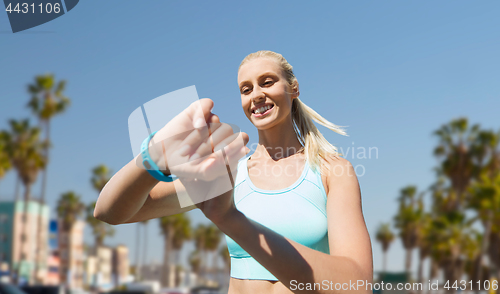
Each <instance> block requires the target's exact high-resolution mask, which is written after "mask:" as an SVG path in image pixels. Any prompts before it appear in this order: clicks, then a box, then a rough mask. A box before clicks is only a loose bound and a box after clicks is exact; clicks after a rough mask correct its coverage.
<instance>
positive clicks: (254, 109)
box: [251, 103, 274, 114]
mask: <svg viewBox="0 0 500 294" xmlns="http://www.w3.org/2000/svg"><path fill="white" fill-rule="evenodd" d="M273 107H274V104H272V103H263V104H259V105H257V106H254V107H252V109H251V112H252V113H253V114H259V113H261V114H262V113H264V112H265V111H267V110H269V109H271V108H273ZM266 108H267V109H266Z"/></svg>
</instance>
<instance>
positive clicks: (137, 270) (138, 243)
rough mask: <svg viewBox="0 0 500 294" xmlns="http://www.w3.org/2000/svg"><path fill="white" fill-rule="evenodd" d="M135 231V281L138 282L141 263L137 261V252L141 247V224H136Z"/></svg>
mask: <svg viewBox="0 0 500 294" xmlns="http://www.w3.org/2000/svg"><path fill="white" fill-rule="evenodd" d="M136 226H137V230H136V234H137V237H136V238H135V269H136V270H135V279H136V280H137V281H139V279H140V268H141V262H140V260H139V252H140V246H141V223H136Z"/></svg>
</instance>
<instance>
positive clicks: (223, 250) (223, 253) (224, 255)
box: [219, 246, 231, 272]
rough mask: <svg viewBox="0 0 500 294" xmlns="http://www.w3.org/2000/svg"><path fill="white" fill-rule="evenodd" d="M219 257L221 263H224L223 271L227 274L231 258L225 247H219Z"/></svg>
mask: <svg viewBox="0 0 500 294" xmlns="http://www.w3.org/2000/svg"><path fill="white" fill-rule="evenodd" d="M219 256H220V257H221V258H222V261H224V269H225V270H226V272H229V271H230V269H231V256H230V255H229V250H228V249H227V246H224V247H221V248H220V249H219Z"/></svg>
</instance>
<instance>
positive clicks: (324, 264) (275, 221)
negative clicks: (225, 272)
mask: <svg viewBox="0 0 500 294" xmlns="http://www.w3.org/2000/svg"><path fill="white" fill-rule="evenodd" d="M238 87H239V91H240V93H241V102H242V107H243V112H244V113H245V115H246V116H247V118H248V119H249V120H250V121H251V122H252V124H253V125H254V126H255V127H256V128H257V130H258V134H259V141H258V145H257V147H256V150H255V151H254V153H253V154H251V156H249V157H245V158H243V160H240V161H239V162H238V159H240V158H242V157H243V156H245V154H247V153H248V152H249V149H248V148H247V147H242V146H241V144H239V145H238V144H236V143H235V142H238V140H237V139H239V140H240V141H243V142H244V144H247V142H248V135H246V134H245V133H237V134H233V133H232V129H231V128H230V127H228V125H226V124H221V123H220V120H219V118H218V117H217V116H216V115H215V114H213V113H211V109H212V107H213V101H211V100H209V99H202V100H200V103H199V105H201V109H202V111H198V112H196V109H195V108H196V107H195V106H193V105H191V106H190V107H188V108H187V109H186V110H185V111H184V112H183V113H181V114H180V115H178V116H177V117H176V118H175V119H174V120H173V121H172V122H170V123H169V124H167V125H166V126H165V127H164V128H163V129H162V130H160V131H159V132H158V133H157V134H156V135H155V137H156V136H158V138H159V139H158V140H156V141H160V140H161V141H162V142H163V144H155V145H153V144H151V145H149V151H150V153H151V158H152V160H154V161H156V162H157V163H158V164H159V165H160V164H164V166H163V168H162V169H163V170H162V172H163V173H164V174H166V175H168V174H169V173H170V172H172V173H173V174H175V175H178V176H179V175H180V177H181V179H180V180H176V181H179V182H181V184H180V185H179V182H178V183H177V186H175V185H174V183H172V182H162V181H158V180H156V179H155V178H154V177H152V176H151V175H150V174H149V173H148V172H147V171H145V169H144V168H140V167H138V166H137V163H136V161H137V159H135V160H133V161H131V162H130V163H129V164H128V165H127V166H125V167H124V168H123V169H122V170H120V171H119V172H118V173H117V174H116V175H115V176H114V177H113V178H112V179H111V180H110V182H109V183H108V185H106V187H105V188H104V190H103V191H102V193H101V195H100V196H99V199H98V201H97V205H96V209H95V212H94V214H95V216H96V217H97V218H99V219H101V220H103V221H106V222H108V223H111V224H121V223H130V222H138V221H143V220H146V219H152V218H158V217H162V216H166V215H172V214H177V213H181V212H185V211H188V210H191V209H194V208H198V209H200V210H201V211H202V212H203V213H204V214H205V216H206V217H207V218H208V219H210V220H211V221H212V222H213V223H214V224H215V225H217V226H218V227H219V229H220V230H221V231H222V232H223V233H224V234H225V235H226V240H227V243H228V248H229V251H230V255H231V279H230V284H229V293H231V294H236V293H241V294H246V293H249V294H250V293H251V294H254V293H274V294H281V293H371V292H372V291H371V289H370V285H369V283H371V282H372V275H373V267H372V253H371V244H370V238H369V235H368V231H367V229H366V225H365V221H364V218H363V214H362V208H361V194H360V188H359V184H358V180H357V177H356V174H355V172H354V169H353V166H352V165H351V164H350V162H349V161H348V160H346V159H344V158H342V157H340V154H339V153H338V152H337V149H336V148H335V147H334V146H332V145H331V144H330V143H329V142H328V141H327V140H326V139H325V138H324V137H323V136H322V134H321V133H320V132H319V131H318V129H317V128H316V126H315V125H314V123H313V120H314V121H316V122H317V123H319V124H321V125H323V126H325V127H327V128H329V129H331V130H333V131H335V132H337V133H339V134H343V135H345V132H344V131H343V130H342V129H341V128H340V127H338V126H336V125H334V124H332V123H331V122H329V121H327V120H326V119H324V118H323V117H321V116H320V115H319V114H318V113H316V112H315V111H314V110H312V109H311V108H309V107H308V106H306V105H305V104H304V103H303V102H301V100H300V99H299V94H300V92H299V84H298V81H297V79H296V77H295V75H294V73H293V68H292V66H291V65H290V64H289V63H288V62H287V61H286V59H285V58H284V57H283V56H282V55H281V54H278V53H275V52H272V51H259V52H255V53H252V54H250V55H248V56H247V57H245V59H244V60H243V61H242V62H241V64H240V67H239V70H238ZM196 113H202V115H201V117H202V118H203V120H204V123H205V124H209V125H210V126H213V127H211V128H210V130H211V132H209V133H207V132H205V133H204V132H202V131H201V128H200V126H201V125H203V123H202V124H200V114H196ZM174 123H175V124H176V125H182V126H192V128H191V129H193V130H192V131H191V132H184V133H183V134H180V135H177V136H176V137H175V139H171V138H172V137H171V136H170V137H169V136H168V135H167V134H168V132H169V130H171V129H172V126H173V124H174ZM196 127H198V128H196ZM167 138H170V139H167ZM160 145H162V146H160ZM221 148H224V149H223V151H224V155H225V157H226V159H225V160H226V161H224V160H223V159H221V156H220V154H221V152H213V151H216V150H219V149H221ZM175 152H178V154H177V156H185V157H187V158H189V159H190V161H191V162H194V163H193V164H191V165H190V166H188V167H184V168H183V169H182V170H181V169H180V168H178V167H175V168H174V167H173V165H171V164H169V163H171V161H170V160H169V158H173V157H174V153H175ZM162 154H163V155H164V156H162ZM217 154H219V155H217ZM169 155H170V157H169ZM165 158H167V160H166V163H164V162H165ZM226 165H229V166H230V167H231V169H230V170H232V171H233V172H234V171H235V170H236V171H237V173H236V175H234V174H233V175H232V176H233V177H234V178H233V180H234V181H233V182H232V184H233V187H232V189H231V190H230V191H228V192H225V193H222V194H221V195H219V196H217V197H213V198H211V199H209V200H206V201H203V202H200V203H197V204H195V205H191V206H188V207H185V208H181V206H180V204H179V200H177V197H176V196H177V195H179V194H182V193H180V192H181V191H180V190H179V187H181V189H186V191H187V192H189V190H190V189H192V190H193V191H195V190H196V185H200V183H210V182H216V181H217V179H218V178H220V177H223V176H224V175H223V174H224V172H225V173H226V177H227V170H226V169H224V168H225V167H226ZM169 167H171V169H169ZM223 167H224V168H223ZM174 169H175V170H174ZM183 179H184V180H183ZM195 179H196V180H195ZM189 187H195V188H189ZM198 190H199V189H198ZM182 192H183V191H182ZM188 194H189V193H188ZM207 199H208V198H207Z"/></svg>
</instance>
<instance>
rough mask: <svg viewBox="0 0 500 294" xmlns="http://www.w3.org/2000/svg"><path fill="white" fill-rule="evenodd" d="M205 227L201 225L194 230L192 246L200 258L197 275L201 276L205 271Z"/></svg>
mask: <svg viewBox="0 0 500 294" xmlns="http://www.w3.org/2000/svg"><path fill="white" fill-rule="evenodd" d="M206 231H207V226H205V225H203V224H198V226H197V227H196V229H195V230H194V234H193V236H194V245H195V248H196V252H197V253H198V256H199V257H200V264H199V272H198V273H199V274H202V273H203V272H204V271H205V266H206V265H205V263H206V262H205V259H206V244H207V241H206V238H207V234H206Z"/></svg>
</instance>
